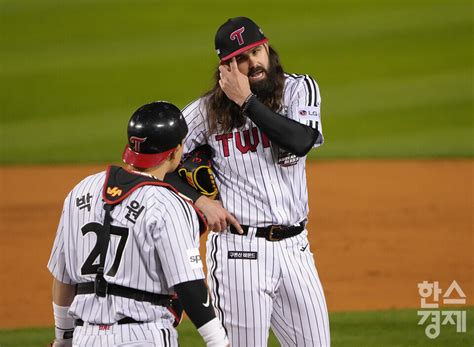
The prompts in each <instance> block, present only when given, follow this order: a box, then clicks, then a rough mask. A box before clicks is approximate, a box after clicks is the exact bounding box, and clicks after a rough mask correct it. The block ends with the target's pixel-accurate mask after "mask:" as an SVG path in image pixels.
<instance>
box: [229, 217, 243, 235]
mask: <svg viewBox="0 0 474 347" xmlns="http://www.w3.org/2000/svg"><path fill="white" fill-rule="evenodd" d="M227 221H228V222H229V223H230V224H232V225H233V226H234V227H235V229H236V230H237V232H238V233H239V234H243V233H244V230H243V229H242V227H241V226H240V223H239V222H238V221H237V219H235V217H234V216H233V215H231V214H230V213H227Z"/></svg>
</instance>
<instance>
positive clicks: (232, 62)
mask: <svg viewBox="0 0 474 347" xmlns="http://www.w3.org/2000/svg"><path fill="white" fill-rule="evenodd" d="M229 66H230V71H231V72H237V71H239V67H238V66H237V59H235V57H233V58H232V59H231V60H230V65H229Z"/></svg>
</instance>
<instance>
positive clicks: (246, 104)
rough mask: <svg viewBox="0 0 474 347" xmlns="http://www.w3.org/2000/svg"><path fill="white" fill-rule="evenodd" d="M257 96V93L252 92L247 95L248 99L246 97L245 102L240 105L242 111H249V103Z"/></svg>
mask: <svg viewBox="0 0 474 347" xmlns="http://www.w3.org/2000/svg"><path fill="white" fill-rule="evenodd" d="M254 98H255V94H253V93H250V95H249V96H247V99H245V101H244V103H243V104H242V106H241V107H240V112H241V113H245V112H247V109H248V108H249V105H250V104H251V102H252V100H253V99H254Z"/></svg>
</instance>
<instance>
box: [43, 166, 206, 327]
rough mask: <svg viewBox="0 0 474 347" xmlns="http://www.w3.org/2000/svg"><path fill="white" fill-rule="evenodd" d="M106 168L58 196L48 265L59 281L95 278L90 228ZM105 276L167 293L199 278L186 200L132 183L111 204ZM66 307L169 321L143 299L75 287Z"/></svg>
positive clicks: (100, 211) (99, 215)
mask: <svg viewBox="0 0 474 347" xmlns="http://www.w3.org/2000/svg"><path fill="white" fill-rule="evenodd" d="M105 177H106V174H105V172H101V173H98V174H95V175H92V176H89V177H87V178H85V179H84V180H83V181H81V182H80V183H79V184H78V185H77V186H76V187H75V188H74V189H73V190H72V191H71V192H70V193H69V195H68V196H67V197H66V199H65V201H64V207H63V212H62V215H61V220H60V222H59V226H58V230H57V234H56V239H55V241H54V246H53V250H52V253H51V258H50V260H49V263H48V268H49V270H50V271H51V273H52V274H53V276H54V277H55V278H56V279H58V280H59V281H61V282H63V283H68V284H76V283H81V282H90V281H93V280H94V278H95V273H96V267H97V264H98V263H99V254H98V253H97V252H96V251H95V247H98V245H97V242H96V240H97V237H96V233H97V232H99V231H100V229H99V227H100V225H101V224H102V223H103V221H104V215H105V211H104V208H103V206H104V203H103V201H102V188H103V184H104V181H105ZM111 216H112V222H111V229H110V244H109V248H108V252H107V257H106V262H105V279H106V280H107V282H109V283H114V284H118V285H122V286H126V287H130V288H135V289H139V290H143V291H147V292H152V293H157V294H172V293H174V291H173V289H172V287H173V286H174V285H175V284H178V283H182V282H186V281H192V280H197V279H203V278H204V273H203V270H202V263H201V260H200V257H199V250H198V247H199V221H198V218H197V215H196V212H195V211H194V209H193V207H192V206H191V205H190V204H189V203H187V202H186V201H184V200H183V199H182V198H181V197H179V196H178V195H177V194H175V193H174V192H172V191H171V190H169V189H166V188H164V187H160V186H151V185H148V186H143V187H140V188H138V189H137V190H135V191H134V192H133V193H131V194H130V196H128V197H127V198H125V199H124V201H123V202H122V203H121V204H119V205H117V206H116V207H115V208H114V209H113V210H112V212H111ZM69 312H70V314H72V315H73V316H74V317H75V318H81V319H82V320H84V321H85V322H89V323H101V324H111V323H115V322H116V321H118V320H120V319H121V318H123V317H131V318H133V319H135V320H137V321H156V322H157V323H159V324H162V325H163V327H165V328H167V327H171V326H172V322H173V317H172V316H171V314H170V313H169V311H168V310H167V309H166V308H164V307H162V306H156V305H152V304H151V303H148V302H139V301H135V300H132V299H128V298H122V297H116V296H107V297H105V298H102V297H98V296H96V295H95V294H87V295H77V296H76V297H75V299H74V301H73V303H72V305H71V308H70V311H69Z"/></svg>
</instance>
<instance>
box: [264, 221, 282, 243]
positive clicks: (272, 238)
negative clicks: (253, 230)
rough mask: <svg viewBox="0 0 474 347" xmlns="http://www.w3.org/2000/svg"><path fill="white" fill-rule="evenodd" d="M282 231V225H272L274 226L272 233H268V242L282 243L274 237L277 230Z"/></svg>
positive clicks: (271, 228)
mask: <svg viewBox="0 0 474 347" xmlns="http://www.w3.org/2000/svg"><path fill="white" fill-rule="evenodd" d="M281 229H282V227H281V226H280V225H272V226H271V227H270V231H269V232H268V239H267V240H268V241H280V239H279V238H275V237H274V236H273V232H274V231H275V230H281Z"/></svg>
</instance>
